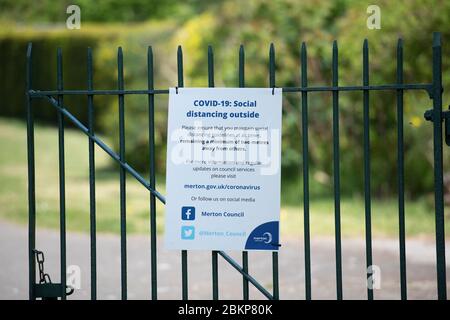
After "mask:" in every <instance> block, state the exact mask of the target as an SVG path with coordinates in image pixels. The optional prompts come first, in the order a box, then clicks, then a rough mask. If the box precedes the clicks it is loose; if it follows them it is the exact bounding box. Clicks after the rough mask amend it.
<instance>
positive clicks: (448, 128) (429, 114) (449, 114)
mask: <svg viewBox="0 0 450 320" xmlns="http://www.w3.org/2000/svg"><path fill="white" fill-rule="evenodd" d="M433 113H434V111H433V109H430V110H427V111H425V114H424V115H423V116H424V118H425V120H427V121H431V122H433V121H434V116H433ZM441 119H442V121H444V131H445V144H446V145H448V146H450V106H449V110H446V111H442V117H441Z"/></svg>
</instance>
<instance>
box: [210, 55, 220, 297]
mask: <svg viewBox="0 0 450 320" xmlns="http://www.w3.org/2000/svg"><path fill="white" fill-rule="evenodd" d="M208 87H210V88H212V87H214V52H213V49H212V47H211V46H208ZM211 256H212V266H211V267H212V295H213V300H218V299H219V261H218V252H217V251H214V250H213V251H212V253H211Z"/></svg>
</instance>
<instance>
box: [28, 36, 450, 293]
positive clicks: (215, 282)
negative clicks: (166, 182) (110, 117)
mask: <svg viewBox="0 0 450 320" xmlns="http://www.w3.org/2000/svg"><path fill="white" fill-rule="evenodd" d="M332 55H333V56H332V86H308V77H307V50H306V45H305V44H304V43H303V44H302V46H301V76H300V77H301V86H300V87H285V88H282V90H283V92H294V93H300V96H301V124H302V149H303V150H302V151H303V152H302V157H303V159H302V160H303V161H302V162H303V164H302V169H303V190H304V192H303V206H304V246H305V250H304V255H305V256H304V258H305V293H306V299H311V289H312V288H311V260H310V251H311V249H310V220H309V179H308V177H309V164H308V159H309V154H308V94H309V93H310V92H331V93H332V108H333V109H332V110H333V120H332V124H333V125H332V132H333V188H334V210H335V255H336V297H337V299H342V298H343V287H342V261H341V259H342V254H341V226H340V223H341V212H340V169H339V163H340V152H339V93H340V92H342V91H358V92H362V93H363V119H364V135H363V136H364V138H363V139H364V140H363V145H364V200H365V245H366V267H367V270H370V267H371V266H372V233H371V230H372V227H371V183H370V139H369V138H370V136H369V134H370V128H369V96H370V92H371V91H375V90H378V91H394V92H396V97H397V139H398V150H397V155H398V162H397V164H398V177H397V180H398V208H399V211H398V218H399V249H400V288H401V298H402V299H407V281H406V254H405V207H404V150H403V149H404V148H403V96H404V92H405V91H406V90H425V91H426V92H427V93H428V95H429V97H430V98H431V99H432V101H433V108H432V109H431V110H428V111H426V112H425V118H426V119H427V120H429V121H432V123H433V128H434V131H433V136H434V140H433V145H434V188H435V189H434V202H435V221H436V257H437V262H436V266H437V289H438V298H439V299H446V298H447V293H446V290H447V289H446V262H445V232H444V230H445V229H444V199H443V137H442V135H443V134H442V130H443V128H442V126H443V122H444V121H445V122H444V123H445V139H446V143H447V144H448V145H450V113H449V111H445V112H444V111H443V110H442V92H443V88H442V66H441V60H442V56H441V55H442V54H441V35H440V33H435V34H434V35H433V61H432V68H433V79H432V82H431V83H409V84H406V83H404V82H403V43H402V40H401V39H400V40H399V41H398V47H397V80H396V83H394V84H383V85H370V82H369V45H368V41H367V40H365V41H364V44H363V56H362V61H363V70H362V79H361V80H362V84H361V85H353V86H339V77H338V47H337V42H334V43H333V50H332ZM244 59H245V56H244V47H243V46H241V47H240V49H239V71H238V72H239V83H238V86H239V87H245V77H244V75H245V72H244V65H245V62H244ZM92 65H93V64H92V51H91V49H90V48H88V50H87V66H88V67H87V74H88V78H87V89H81V90H65V89H64V87H63V80H62V79H63V77H62V75H63V70H62V51H61V49H58V51H57V90H46V91H42V90H34V89H33V85H32V82H31V79H32V45H31V43H30V44H29V46H28V52H27V91H26V95H27V134H28V136H27V138H28V140H27V141H28V143H27V148H28V199H29V200H28V201H29V238H28V240H29V252H28V255H29V256H28V259H29V298H30V299H35V298H58V297H60V298H61V299H66V295H67V294H68V293H66V286H65V285H63V284H65V283H66V221H65V213H66V201H65V194H66V192H65V167H64V164H65V159H64V128H65V121H66V119H68V120H69V121H70V122H71V123H72V125H74V126H75V127H77V128H78V129H80V130H81V131H82V132H83V133H84V134H86V135H87V137H88V139H89V182H90V257H91V270H90V277H91V299H96V298H97V268H96V266H97V263H96V258H97V252H96V250H97V246H96V191H95V159H94V146H95V144H97V145H98V146H99V147H100V148H101V149H103V151H104V152H106V153H107V154H108V155H109V156H110V157H111V158H112V159H113V160H114V161H115V162H117V163H118V164H119V165H120V225H121V227H120V239H121V292H122V299H127V276H128V275H127V258H126V254H127V230H126V218H127V213H126V175H127V174H129V175H131V176H132V177H133V178H135V179H136V180H137V181H138V182H139V183H140V184H142V186H143V187H144V188H146V189H147V190H148V191H149V197H150V199H149V200H150V201H149V210H150V237H151V270H150V272H151V294H152V299H157V287H158V285H157V279H158V277H157V247H156V241H157V236H156V201H161V202H162V203H165V198H164V196H163V195H162V194H160V193H159V192H158V191H157V190H156V188H155V185H156V184H155V179H156V178H155V140H154V111H155V101H154V98H155V95H158V94H168V93H169V90H168V89H155V88H154V79H153V74H154V73H153V54H152V48H151V47H149V48H148V53H147V68H148V70H147V71H148V72H147V75H148V87H147V88H146V89H142V90H126V89H125V87H124V76H123V54H122V49H121V48H119V49H118V54H117V73H118V88H117V89H115V90H95V89H94V84H93V70H92V69H93V68H92ZM177 66H178V82H177V86H178V87H183V86H184V81H183V54H182V49H181V47H178V52H177ZM208 86H209V87H214V56H213V49H212V48H211V47H209V48H208ZM275 86H276V82H275V49H274V46H273V45H271V46H270V50H269V87H271V88H272V87H275ZM67 95H82V96H87V98H88V100H87V101H88V125H87V126H85V125H84V124H83V123H82V122H80V121H79V120H78V119H77V118H76V117H75V116H74V115H72V114H71V113H70V112H69V111H68V109H67V108H66V107H65V105H64V96H67ZM98 95H115V96H117V97H118V103H119V110H118V114H119V141H120V147H119V153H118V154H117V153H115V152H114V151H113V150H112V149H111V148H109V147H108V146H107V145H106V144H105V143H104V142H103V141H102V140H101V139H100V138H99V137H98V136H97V135H96V134H95V132H94V127H93V123H94V122H93V121H94V113H93V112H94V97H95V96H98ZM125 95H147V96H148V129H149V131H148V135H149V149H148V152H149V155H150V161H149V164H148V166H149V171H150V177H149V180H147V179H146V178H144V177H143V176H141V175H140V174H139V173H138V172H137V171H136V170H135V169H134V168H133V167H132V166H131V165H130V164H129V163H128V162H127V160H126V159H125V119H124V107H125V102H124V97H125ZM35 99H46V100H47V101H48V102H49V103H50V105H52V106H53V107H54V108H55V109H56V110H57V114H58V134H59V135H58V137H59V192H60V210H59V211H60V273H61V283H56V284H52V283H50V281H49V279H48V277H47V276H46V274H45V273H44V270H43V256H42V254H41V252H40V251H37V250H36V248H35V236H36V200H35V161H34V155H35V148H34V119H33V111H34V110H33V100H35ZM35 256H36V257H37V261H38V266H39V274H40V281H39V283H36V262H35ZM219 256H221V257H222V258H223V259H224V260H225V261H227V262H228V263H229V264H230V265H231V266H232V267H233V268H234V269H236V270H237V271H238V272H239V273H240V274H241V275H242V294H243V298H244V299H249V285H250V283H251V284H252V285H254V286H255V287H256V288H257V289H258V290H259V291H260V292H261V293H262V294H263V295H264V296H266V297H267V298H268V299H278V298H279V283H278V253H277V252H273V253H272V273H273V290H272V292H269V291H268V290H267V289H265V288H264V287H263V286H262V285H261V284H260V283H259V282H258V281H257V280H256V279H254V278H253V277H252V276H251V275H250V274H249V272H248V270H249V258H248V253H247V252H245V251H243V252H242V265H240V264H239V263H238V262H236V261H235V260H233V259H232V258H231V257H230V256H229V255H227V254H226V253H225V252H222V251H212V256H211V259H212V298H213V299H219V273H218V259H219ZM181 266H182V279H181V283H182V299H188V298H189V296H188V292H189V290H188V288H189V286H188V252H187V251H185V250H184V251H181ZM367 277H368V279H369V277H370V272H369V271H368V273H367ZM367 298H368V299H369V300H371V299H373V289H371V288H370V286H368V289H367Z"/></svg>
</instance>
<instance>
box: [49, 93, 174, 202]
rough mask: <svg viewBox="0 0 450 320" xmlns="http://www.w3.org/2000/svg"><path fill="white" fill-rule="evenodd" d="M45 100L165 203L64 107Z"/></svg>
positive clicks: (161, 196)
mask: <svg viewBox="0 0 450 320" xmlns="http://www.w3.org/2000/svg"><path fill="white" fill-rule="evenodd" d="M45 98H46V99H47V100H48V101H49V102H50V103H51V105H52V106H54V107H55V108H56V109H57V110H58V112H61V113H62V114H64V115H65V116H66V117H67V118H69V120H70V121H72V123H73V124H74V125H75V126H77V127H78V128H79V129H80V130H81V131H83V133H84V134H86V135H87V136H88V137H89V139H91V140H92V141H94V142H95V143H96V144H97V145H98V146H99V147H100V148H102V149H103V150H104V151H105V152H106V153H107V154H108V155H109V156H111V158H113V159H114V160H115V161H116V162H117V163H119V165H120V166H121V167H123V168H124V169H125V170H126V171H127V172H128V173H129V174H131V175H132V176H133V177H134V178H136V180H137V181H139V182H140V183H141V184H142V185H143V186H144V187H145V188H146V189H147V190H148V191H150V192H151V193H152V194H154V195H155V197H157V198H158V199H159V200H160V201H161V202H162V203H164V204H165V203H166V199H165V197H164V196H163V195H162V194H160V193H159V192H158V191H156V190H155V189H153V188H152V187H151V186H150V183H148V182H147V181H146V180H145V179H144V178H143V177H142V176H141V175H140V174H139V173H138V172H137V171H136V170H135V169H134V168H133V167H131V166H130V165H129V164H128V163H127V162H122V161H120V157H119V155H118V154H117V153H115V152H114V151H112V150H111V148H109V147H108V146H107V145H106V144H105V143H104V142H103V141H102V140H101V139H99V138H97V136H95V135H93V134H91V133H90V132H89V129H88V128H87V127H86V126H85V125H84V124H82V123H81V122H80V121H79V120H78V119H77V118H76V117H75V116H74V115H73V114H71V113H70V112H69V111H68V110H67V109H66V108H64V106H60V105H59V103H58V101H57V100H56V99H55V98H53V97H52V96H45Z"/></svg>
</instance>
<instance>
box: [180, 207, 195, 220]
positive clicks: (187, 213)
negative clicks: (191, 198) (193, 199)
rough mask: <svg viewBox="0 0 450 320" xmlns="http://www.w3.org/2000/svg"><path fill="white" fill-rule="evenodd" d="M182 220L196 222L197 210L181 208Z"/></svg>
mask: <svg viewBox="0 0 450 320" xmlns="http://www.w3.org/2000/svg"><path fill="white" fill-rule="evenodd" d="M181 219H182V220H195V208H194V207H182V208H181Z"/></svg>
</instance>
